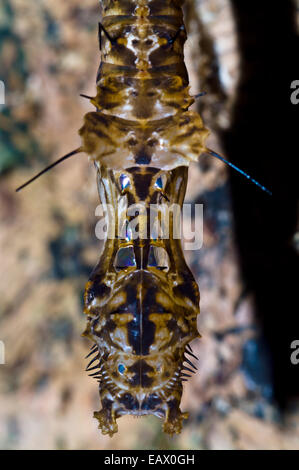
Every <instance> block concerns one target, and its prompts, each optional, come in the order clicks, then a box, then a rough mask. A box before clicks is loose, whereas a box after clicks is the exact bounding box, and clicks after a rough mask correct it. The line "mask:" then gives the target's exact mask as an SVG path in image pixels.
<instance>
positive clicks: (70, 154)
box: [16, 147, 82, 192]
mask: <svg viewBox="0 0 299 470" xmlns="http://www.w3.org/2000/svg"><path fill="white" fill-rule="evenodd" d="M80 152H82V148H81V147H79V148H78V149H76V150H73V151H72V152H70V153H67V154H66V155H64V156H63V157H61V158H59V160H57V161H56V162H54V163H52V164H51V165H49V166H47V168H44V170H42V171H40V172H39V173H38V174H37V175H35V176H33V178H31V179H30V180H29V181H26V183H24V184H22V186H19V188H17V189H16V192H19V191H21V189H23V188H25V187H26V186H28V185H29V184H30V183H32V182H33V181H35V180H36V179H37V178H39V177H40V176H42V175H43V174H44V173H47V171H49V170H51V169H52V168H54V166H56V165H58V164H59V163H61V162H63V161H64V160H66V159H67V158H70V157H72V156H73V155H76V154H77V153H80Z"/></svg>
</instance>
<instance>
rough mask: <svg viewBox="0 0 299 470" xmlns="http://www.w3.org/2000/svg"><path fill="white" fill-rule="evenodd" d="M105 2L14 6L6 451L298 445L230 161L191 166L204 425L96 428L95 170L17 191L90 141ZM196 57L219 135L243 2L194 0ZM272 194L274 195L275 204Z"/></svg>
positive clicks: (7, 157) (8, 48)
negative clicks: (250, 287) (271, 354)
mask: <svg viewBox="0 0 299 470" xmlns="http://www.w3.org/2000/svg"><path fill="white" fill-rule="evenodd" d="M97 17H98V2H97V1H96V0H85V2H84V8H83V7H82V2H80V1H79V0H71V1H69V2H61V1H58V0H52V1H51V2H47V1H46V0H43V1H40V2H36V1H34V0H10V1H8V0H4V1H2V3H1V6H0V64H1V67H0V79H1V80H3V81H4V82H5V85H6V106H5V107H3V106H2V107H0V132H1V135H0V137H1V140H0V150H1V155H0V162H1V167H0V170H1V171H2V175H1V186H0V197H1V201H0V204H1V205H0V220H1V231H0V238H1V254H0V256H1V284H0V293H1V304H0V340H2V341H3V342H4V344H5V348H6V364H5V365H1V366H0V395H1V401H0V447H1V448H2V449H8V448H9V449H45V448H50V449H79V448H80V449H82V448H85V449H139V448H144V449H189V448H190V449H295V448H297V449H298V448H299V410H298V408H296V407H295V406H294V408H293V410H291V412H290V413H289V414H287V415H286V417H285V419H284V421H282V420H281V417H280V415H279V411H278V409H277V408H276V406H275V404H274V403H273V400H272V393H273V392H272V382H271V374H270V365H269V361H268V356H267V352H266V349H265V347H264V345H263V342H262V340H261V338H260V335H259V328H258V326H257V324H256V322H255V320H254V306H253V305H254V304H253V301H252V295H251V293H250V292H246V291H244V284H243V282H242V279H241V277H240V272H239V267H238V257H237V253H236V249H235V243H234V235H233V219H232V213H231V204H230V196H229V190H228V185H227V173H226V169H225V168H224V167H223V165H222V163H220V162H218V161H213V160H210V159H207V158H205V157H203V158H202V160H201V162H200V164H199V165H197V166H196V165H192V167H191V168H190V172H189V173H190V179H189V186H188V192H187V197H186V202H197V203H203V204H204V246H203V248H202V249H201V250H200V251H199V252H194V251H189V252H186V259H187V261H188V263H189V265H190V267H191V268H192V270H193V273H194V274H195V276H196V278H197V281H198V282H199V287H200V292H201V315H200V317H199V321H198V327H199V331H200V332H201V334H202V339H201V340H200V341H195V342H194V344H193V349H194V350H195V353H196V354H197V355H198V356H199V359H200V360H199V373H198V374H196V375H195V376H194V377H193V378H192V379H191V380H190V381H189V382H187V383H186V384H185V385H184V395H183V401H182V409H183V410H188V411H189V412H190V419H189V421H188V422H187V423H186V425H185V426H184V429H183V432H182V434H181V435H180V436H176V437H174V438H168V437H167V436H165V435H163V434H162V433H161V422H160V421H159V420H158V419H157V418H155V417H143V418H140V419H134V418H133V417H123V418H121V419H120V420H119V433H118V434H117V435H116V436H115V437H113V438H112V439H110V438H109V437H104V436H102V435H101V434H100V432H99V431H98V430H97V424H96V421H95V420H94V419H93V417H92V415H93V411H94V410H97V409H98V407H99V404H98V390H97V384H96V382H95V381H93V380H92V379H91V378H89V377H88V376H87V374H86V373H85V372H84V369H85V366H86V361H85V360H84V356H85V355H86V354H87V353H88V351H89V343H88V342H87V341H86V340H85V339H83V338H82V337H81V336H80V335H81V333H82V331H83V330H84V324H85V319H84V317H83V314H82V295H83V290H84V285H85V282H86V281H87V278H88V274H89V272H90V271H91V269H92V267H93V266H94V265H95V263H96V261H97V259H98V256H99V252H100V249H101V244H100V242H99V241H98V240H97V239H96V237H95V234H94V228H95V224H96V222H97V220H98V219H97V217H96V216H95V208H96V206H97V204H98V196H97V191H96V183H95V171H94V169H93V167H92V166H91V164H90V163H89V162H88V161H87V159H86V157H84V155H83V156H75V157H73V158H72V159H71V160H69V161H68V162H65V163H63V164H61V165H60V167H58V168H56V169H54V170H53V171H52V172H51V173H49V174H48V175H46V176H44V177H43V179H41V180H39V181H37V182H35V183H34V184H32V185H31V186H30V187H28V188H26V189H25V190H24V191H23V192H21V193H20V194H16V193H15V192H14V190H15V188H16V187H17V186H18V185H19V184H21V183H22V182H24V181H25V180H26V179H28V178H29V177H30V176H31V175H32V174H34V173H35V172H37V171H39V170H40V169H41V168H42V167H43V166H45V165H46V164H47V163H50V162H52V161H54V160H55V159H56V158H58V157H59V156H61V155H63V154H64V153H66V152H68V151H70V150H72V149H74V148H76V147H77V146H78V143H79V138H78V135H77V130H78V129H79V127H80V126H81V124H82V118H83V115H84V113H86V111H88V110H90V109H91V107H90V106H89V104H88V102H87V101H86V100H84V99H82V98H80V97H79V93H86V94H94V92H95V76H96V71H97V68H98V65H99V61H100V54H99V51H98V44H97V34H96V29H97ZM186 18H187V29H188V31H189V41H188V43H187V46H186V61H187V66H188V69H189V74H190V80H191V86H192V91H193V92H194V93H198V92H199V91H202V90H204V91H207V92H208V95H206V96H205V97H202V98H201V99H200V102H199V103H198V106H199V108H198V109H199V110H200V111H201V112H202V114H203V117H204V119H205V122H206V125H207V126H208V127H210V128H211V129H212V136H211V137H210V140H209V145H210V146H211V147H213V148H215V150H219V151H223V150H222V149H221V144H220V140H219V139H218V135H219V133H220V132H221V131H222V130H224V129H226V128H227V127H228V126H229V123H230V112H231V107H232V105H233V102H234V97H235V89H236V83H237V80H238V61H239V56H238V44H237V39H236V36H235V33H234V20H233V17H232V14H231V10H230V4H229V1H228V0H217V1H216V0H209V1H196V2H195V1H192V0H189V1H188V2H187V5H186ZM262 196H263V195H261V197H262Z"/></svg>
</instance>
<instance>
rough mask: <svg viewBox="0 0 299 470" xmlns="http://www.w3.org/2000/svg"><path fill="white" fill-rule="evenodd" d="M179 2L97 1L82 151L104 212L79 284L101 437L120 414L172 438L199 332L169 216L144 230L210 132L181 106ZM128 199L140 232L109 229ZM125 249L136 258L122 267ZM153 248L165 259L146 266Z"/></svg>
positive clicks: (179, 194)
mask: <svg viewBox="0 0 299 470" xmlns="http://www.w3.org/2000/svg"><path fill="white" fill-rule="evenodd" d="M182 3H183V2H176V1H170V0H169V1H166V2H165V1H144V0H140V1H133V0H132V1H130V2H128V1H117V2H110V1H103V2H102V7H103V18H102V23H101V24H100V28H99V33H100V46H101V50H102V62H101V65H100V69H99V72H98V79H97V96H96V97H95V98H92V99H91V102H92V103H93V104H94V105H95V107H96V108H97V110H96V112H92V113H88V114H87V115H86V116H85V121H84V126H83V127H82V129H81V130H80V135H81V137H82V150H83V151H84V152H86V153H87V154H88V155H89V156H90V158H91V159H92V160H93V161H94V162H95V164H96V166H97V168H98V173H99V194H100V198H101V201H102V203H104V204H110V205H111V207H112V208H113V209H112V212H113V213H112V214H111V213H110V214H109V215H108V217H107V224H108V233H109V234H110V235H109V236H108V237H107V240H106V243H105V247H104V251H103V254H102V256H101V259H100V261H99V263H98V265H97V267H96V268H95V270H94V271H93V274H92V276H91V279H90V281H89V283H88V284H87V288H86V294H85V313H86V315H87V318H88V322H87V328H86V331H85V333H84V335H85V336H87V337H89V338H90V339H92V340H93V341H94V342H95V344H96V347H95V348H94V349H93V350H92V352H93V353H94V355H95V358H94V360H92V361H91V364H90V367H91V366H92V365H93V364H94V362H95V361H96V360H98V361H99V362H98V364H97V365H96V366H93V367H92V369H91V370H93V369H96V372H94V374H93V375H94V376H95V377H96V378H97V379H98V381H99V390H100V397H101V402H102V410H101V411H100V412H97V413H95V417H96V418H97V419H98V420H99V427H100V429H101V430H102V432H103V434H109V435H110V436H112V435H113V434H114V433H115V432H117V429H118V428H117V424H116V418H118V417H119V416H121V415H123V414H134V415H143V414H154V415H156V416H158V417H161V418H164V424H163V430H164V432H166V433H168V434H173V433H179V432H180V431H181V429H182V420H183V419H184V418H186V417H187V413H182V412H181V411H180V408H179V406H180V401H181V395H182V379H183V378H184V377H185V376H184V372H183V370H184V366H183V362H184V360H185V353H186V346H187V344H188V343H189V342H190V341H191V340H192V339H194V338H195V337H197V336H198V332H197V328H196V319H197V315H198V313H199V292H198V287H197V285H196V283H195V280H194V278H193V276H192V273H191V271H190V270H189V268H188V267H187V265H186V262H185V260H184V255H183V252H182V248H181V244H180V240H179V239H176V238H175V237H174V233H173V230H172V229H173V226H174V216H173V215H172V216H171V217H170V224H169V236H168V238H166V237H164V238H163V237H162V236H161V234H160V235H158V236H157V237H155V236H154V235H152V233H150V232H149V230H146V229H149V228H150V225H149V224H150V222H149V221H150V205H152V204H156V205H157V207H158V209H157V211H158V212H159V210H160V211H162V212H163V211H164V212H165V210H167V209H169V208H171V207H172V204H177V205H179V207H181V206H182V204H183V201H184V196H185V191H186V185H187V174H188V173H187V172H188V169H187V168H186V167H188V165H189V162H190V161H192V160H193V161H197V159H198V157H199V156H200V154H201V153H202V152H203V151H204V150H205V144H204V142H205V139H206V137H207V136H208V131H207V129H205V128H204V126H203V123H202V120H201V118H200V116H199V115H198V114H197V113H195V112H192V111H188V108H189V106H191V104H192V103H193V102H194V99H193V98H192V97H191V96H190V94H189V85H188V83H189V81H188V74H187V71H186V67H185V64H184V57H183V46H184V42H185V40H186V32H185V26H184V24H183V15H182V10H181V5H182ZM124 179H125V180H126V185H125V186H123V187H122V183H121V182H122V181H123V180H124ZM157 181H159V182H160V183H159V185H157ZM132 204H143V207H144V210H145V212H144V214H143V216H141V215H139V219H138V220H139V235H138V238H137V239H134V237H133V235H132V234H127V233H125V234H124V235H123V236H121V237H120V236H119V234H118V228H119V227H118V224H117V223H115V224H114V225H113V226H112V225H111V219H112V217H113V216H114V218H115V220H118V218H119V216H121V215H123V214H125V220H126V223H129V222H130V221H131V220H132V217H130V216H129V215H128V213H127V211H128V208H129V207H130V206H131V205H132ZM111 231H112V232H114V233H111ZM145 232H146V233H145ZM149 233H150V235H149ZM125 247H126V248H127V249H128V250H130V249H131V256H132V258H133V261H134V262H133V261H132V260H131V262H132V265H130V263H129V262H128V260H127V264H126V263H125V266H122V267H119V266H117V264H118V261H117V259H118V256H119V253H121V251H120V250H122V249H124V248H125ZM155 247H156V248H159V249H160V252H159V253H165V256H167V259H168V261H167V266H163V263H162V261H160V262H161V263H162V265H161V264H160V265H157V266H151V265H150V261H149V260H150V256H151V251H152V252H153V250H154V249H155ZM189 370H190V369H189Z"/></svg>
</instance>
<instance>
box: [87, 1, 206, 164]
mask: <svg viewBox="0 0 299 470" xmlns="http://www.w3.org/2000/svg"><path fill="white" fill-rule="evenodd" d="M182 3H183V2H182V1H175V0H163V1H162V0H158V1H157V0H153V1H150V0H149V1H143V0H140V1H138V0H136V1H132V0H131V1H128V0H118V1H103V2H102V6H103V8H102V11H103V17H102V26H103V28H104V29H103V30H102V32H101V38H102V39H101V44H102V53H101V65H100V68H99V72H98V78H97V96H96V97H95V98H93V99H92V100H91V102H92V103H93V104H94V105H95V106H96V108H97V110H98V112H94V113H88V114H87V115H86V117H85V124H84V126H83V128H82V129H81V131H80V134H81V137H82V140H83V148H84V150H85V151H86V153H88V154H89V155H90V157H91V158H92V159H93V160H94V161H95V162H96V163H97V164H98V165H101V164H104V165H106V166H107V167H108V168H114V169H117V168H129V167H130V166H134V165H136V164H137V165H149V166H152V167H158V168H163V169H165V170H168V169H172V168H175V167H176V166H180V165H186V166H188V164H189V162H190V161H192V160H197V158H198V157H199V155H200V154H201V153H202V152H203V151H204V149H205V145H204V141H205V139H206V137H207V136H208V131H207V129H205V128H204V126H203V123H202V120H201V118H200V116H199V115H198V114H197V113H194V112H192V111H188V108H189V107H190V106H191V104H192V103H193V102H194V99H193V97H191V96H190V94H189V81H188V74H187V70H186V67H185V63H184V55H183V48H184V42H185V40H186V32H185V27H184V23H183V13H182V9H181V5H182ZM104 31H105V32H104Z"/></svg>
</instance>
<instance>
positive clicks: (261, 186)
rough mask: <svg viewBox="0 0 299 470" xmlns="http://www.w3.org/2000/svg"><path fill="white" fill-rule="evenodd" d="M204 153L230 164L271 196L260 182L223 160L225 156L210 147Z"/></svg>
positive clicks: (230, 164) (229, 164)
mask: <svg viewBox="0 0 299 470" xmlns="http://www.w3.org/2000/svg"><path fill="white" fill-rule="evenodd" d="M206 153H208V154H209V155H212V157H215V158H218V160H221V161H222V162H224V163H226V164H227V165H228V166H230V167H231V168H233V169H234V170H236V171H238V172H239V173H241V175H243V176H245V178H247V179H249V180H250V181H251V182H252V183H254V184H256V186H258V187H259V188H260V189H262V190H263V191H265V192H266V193H268V194H270V196H272V192H271V191H269V189H267V188H266V187H265V186H263V185H262V184H261V183H259V182H258V181H256V180H255V179H254V178H252V177H251V176H250V175H249V174H248V173H245V171H243V170H241V169H240V168H238V167H237V166H236V165H234V164H233V163H231V162H229V161H227V160H225V158H223V157H221V155H218V153H216V152H214V151H213V150H211V149H207V150H206Z"/></svg>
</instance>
